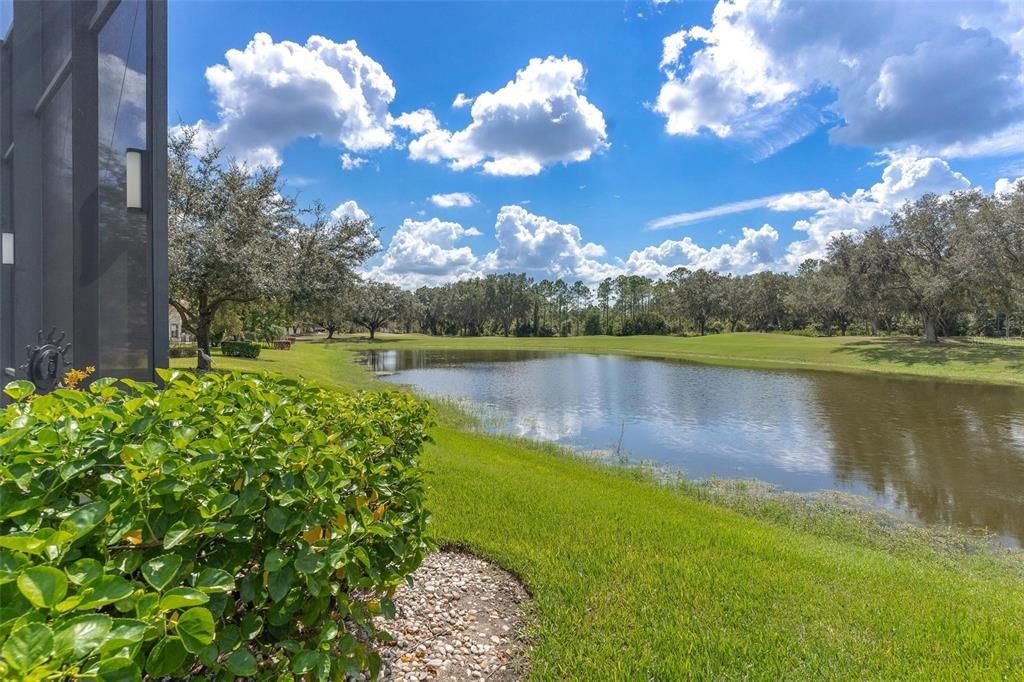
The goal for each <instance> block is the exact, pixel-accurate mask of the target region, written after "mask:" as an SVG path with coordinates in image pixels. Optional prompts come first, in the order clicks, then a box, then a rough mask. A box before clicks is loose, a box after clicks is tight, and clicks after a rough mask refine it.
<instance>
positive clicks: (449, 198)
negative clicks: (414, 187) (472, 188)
mask: <svg viewBox="0 0 1024 682" xmlns="http://www.w3.org/2000/svg"><path fill="white" fill-rule="evenodd" d="M430 202H431V203H432V204H434V205H435V206H439V207H441V208H454V207H458V208H469V207H470V206H472V205H474V204H475V203H476V197H475V196H473V195H472V194H470V193H468V192H449V193H448V194H434V195H431V197H430Z"/></svg>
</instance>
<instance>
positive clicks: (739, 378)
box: [367, 350, 1024, 543]
mask: <svg viewBox="0 0 1024 682" xmlns="http://www.w3.org/2000/svg"><path fill="white" fill-rule="evenodd" d="M367 362H368V364H369V365H370V367H371V368H372V369H374V370H375V371H378V372H381V373H383V378H384V379H385V380H388V381H394V382H397V383H402V384H408V385H410V386H413V387H414V388H415V389H416V390H417V391H418V392H420V393H421V394H424V395H427V396H448V397H453V398H457V399H464V400H467V401H469V402H470V403H471V404H472V405H474V406H476V407H475V409H476V410H477V411H478V412H479V413H480V414H481V415H482V416H483V417H484V423H485V424H486V426H487V428H488V429H490V430H492V431H496V432H502V433H509V434H515V435H521V436H527V437H531V438H540V439H545V440H550V441H555V442H558V443H561V444H564V445H567V446H570V447H572V448H574V449H577V450H582V451H604V452H606V453H609V455H610V456H611V457H612V458H613V459H614V458H615V457H616V456H617V455H618V454H621V455H624V456H627V457H628V458H629V459H630V460H631V461H637V460H641V459H643V460H650V461H653V462H655V463H657V464H659V465H663V466H667V467H672V468H677V469H680V470H682V471H683V473H685V475H686V476H688V477H689V478H694V479H700V478H708V477H712V476H716V477H719V478H756V479H760V480H763V481H768V482H770V483H774V484H776V485H778V486H780V487H782V488H784V489H787V490H792V491H798V492H804V491H815V490H830V489H831V490H842V491H848V492H853V493H857V494H861V495H866V496H867V497H869V498H870V499H872V500H873V501H874V502H875V503H877V504H880V505H883V506H886V507H889V508H892V509H895V510H900V511H903V512H906V513H908V514H910V515H911V516H912V517H914V518H915V519H917V520H920V521H922V522H925V523H945V524H954V525H959V526H961V527H978V528H988V529H990V530H992V531H995V532H996V533H999V534H1000V535H1002V536H1003V537H1004V538H1006V539H1008V540H1010V541H1011V542H1016V543H1021V542H1024V390H1022V389H1016V388H1008V387H999V386H981V385H969V384H956V383H948V382H935V381H924V380H907V379H893V378H888V379H887V378H880V377H864V376H855V375H847V374H838V373H829V372H785V371H764V370H745V369H731V368H721V367H706V366H701V365H694V364H686V363H682V362H674V361H663V360H649V359H640V358H630V357H623V356H614V355H579V354H554V353H538V352H527V351H401V350H390V351H372V352H370V353H368V354H367Z"/></svg>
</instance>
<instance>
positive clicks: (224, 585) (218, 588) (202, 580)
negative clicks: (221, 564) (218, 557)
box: [195, 568, 235, 594]
mask: <svg viewBox="0 0 1024 682" xmlns="http://www.w3.org/2000/svg"><path fill="white" fill-rule="evenodd" d="M195 587H196V589H198V590H199V591H200V592H206V593H207V594H215V593H221V592H231V591H232V590H234V589H235V579H234V578H232V577H231V574H230V573H228V572H227V571H223V570H221V569H219V568H204V569H203V570H202V571H200V573H199V577H197V578H196V583H195Z"/></svg>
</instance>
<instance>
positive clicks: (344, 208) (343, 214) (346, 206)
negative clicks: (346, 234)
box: [331, 199, 370, 220]
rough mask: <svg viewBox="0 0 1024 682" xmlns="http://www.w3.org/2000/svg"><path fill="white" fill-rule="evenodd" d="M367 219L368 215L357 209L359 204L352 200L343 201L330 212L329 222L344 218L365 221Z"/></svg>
mask: <svg viewBox="0 0 1024 682" xmlns="http://www.w3.org/2000/svg"><path fill="white" fill-rule="evenodd" d="M369 217H370V216H369V214H368V213H367V212H366V211H364V210H363V209H361V208H359V204H357V203H356V202H355V201H354V200H352V199H350V200H348V201H343V202H342V203H340V204H338V206H337V207H336V208H335V209H334V210H333V211H331V220H344V219H345V218H348V219H350V220H366V219H367V218H369Z"/></svg>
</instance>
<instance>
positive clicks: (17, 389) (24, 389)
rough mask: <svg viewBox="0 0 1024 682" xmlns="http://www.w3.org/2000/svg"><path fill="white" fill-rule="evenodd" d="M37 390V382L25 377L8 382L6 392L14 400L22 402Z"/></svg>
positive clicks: (5, 387)
mask: <svg viewBox="0 0 1024 682" xmlns="http://www.w3.org/2000/svg"><path fill="white" fill-rule="evenodd" d="M35 392H36V387H35V384H33V383H32V382H31V381H25V380H24V379H17V380H15V381H9V382H7V385H6V386H4V393H6V394H7V396H8V397H9V398H10V399H11V400H13V401H14V402H20V401H22V400H24V399H25V398H27V397H29V396H30V395H32V394H33V393H35Z"/></svg>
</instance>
